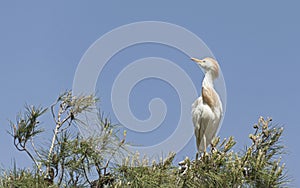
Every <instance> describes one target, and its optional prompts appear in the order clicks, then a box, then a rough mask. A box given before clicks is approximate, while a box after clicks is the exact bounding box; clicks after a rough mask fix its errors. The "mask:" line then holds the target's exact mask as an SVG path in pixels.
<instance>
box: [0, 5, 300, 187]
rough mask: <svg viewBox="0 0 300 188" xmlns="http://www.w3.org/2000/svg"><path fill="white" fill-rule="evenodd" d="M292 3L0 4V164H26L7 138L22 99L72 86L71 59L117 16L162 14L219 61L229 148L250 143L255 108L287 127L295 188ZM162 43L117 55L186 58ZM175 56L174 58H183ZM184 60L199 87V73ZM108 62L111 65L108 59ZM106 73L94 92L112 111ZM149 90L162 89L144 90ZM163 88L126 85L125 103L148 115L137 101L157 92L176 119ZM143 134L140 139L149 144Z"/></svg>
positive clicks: (38, 100)
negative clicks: (230, 138)
mask: <svg viewBox="0 0 300 188" xmlns="http://www.w3.org/2000/svg"><path fill="white" fill-rule="evenodd" d="M299 6H300V3H299V2H297V1H289V2H288V3H283V2H280V3H279V2H277V3H275V2H273V1H264V2H261V1H251V2H247V3H245V2H243V3H241V2H239V1H231V2H220V3H212V2H211V3H209V2H205V1H200V2H199V1H189V2H188V3H185V4H183V3H175V2H173V1H163V2H162V1H157V2H156V1H151V2H150V1H149V2H143V3H142V2H139V1H126V2H125V1H120V2H117V1H113V2H110V3H102V2H98V1H89V2H88V3H83V1H63V2H60V1H51V3H50V2H46V3H45V2H44V3H42V2H39V1H26V2H21V1H19V2H17V1H9V2H1V3H0V23H1V29H0V52H1V55H0V86H1V97H0V104H1V108H0V109H1V110H0V112H1V115H0V124H1V127H0V151H1V157H0V165H1V167H10V166H11V164H12V160H13V159H14V158H15V159H16V160H17V162H18V165H19V166H20V167H22V166H26V165H29V164H30V161H29V159H28V157H27V156H26V155H25V154H22V153H20V152H17V151H16V149H15V148H14V147H13V143H12V138H11V137H10V136H9V135H8V134H7V133H6V130H8V129H9V127H8V120H14V119H15V115H16V114H17V113H18V112H19V111H20V110H21V109H22V108H23V105H24V104H25V103H28V104H37V105H39V104H41V105H44V106H47V105H50V104H51V102H53V101H54V100H55V98H56V96H57V95H58V94H59V93H61V92H62V91H65V90H66V89H71V88H72V83H73V77H74V74H75V71H76V68H77V65H78V63H79V61H80V59H81V57H82V56H83V54H84V53H85V51H86V50H87V49H88V48H89V46H91V44H92V43H93V42H94V41H96V40H97V39H98V38H99V37H101V36H102V35H103V34H105V33H107V32H109V31H110V30H112V29H114V28H116V27H119V26H121V25H124V24H129V23H132V22H137V21H164V22H169V23H173V24H177V25H180V26H182V27H184V28H186V29H188V30H190V31H191V32H193V33H195V34H196V35H197V36H198V37H200V38H201V39H202V40H203V41H204V42H205V43H206V44H207V46H208V47H209V48H210V50H211V51H212V52H213V54H214V55H215V57H216V58H217V59H218V61H219V63H220V66H221V68H222V72H223V75H224V78H225V81H226V86H227V109H226V115H225V119H224V122H223V125H222V128H221V130H220V136H221V137H228V136H231V135H233V136H234V137H235V138H236V140H237V141H238V144H237V146H236V147H235V149H236V150H240V149H243V147H244V146H245V145H246V144H249V141H248V140H249V139H248V134H249V133H250V132H251V131H252V125H253V124H254V123H255V122H257V119H258V118H259V116H271V117H273V120H274V123H277V124H279V125H284V127H285V132H284V135H283V143H284V144H285V145H286V147H287V155H286V156H285V157H284V159H283V160H284V162H286V163H287V168H288V173H289V174H290V175H291V176H292V178H294V179H295V181H294V185H295V186H296V187H297V186H298V187H299V186H300V179H299V177H298V175H297V174H299V173H300V171H299V169H300V163H299V160H298V158H299V155H300V151H299V149H298V148H299V147H297V143H298V142H299V136H298V134H297V132H298V131H300V128H299V126H298V124H299V120H298V117H299V115H300V114H299V113H300V111H299V106H300V99H299V96H300V87H299V83H298V81H299V79H300V76H299V73H298V72H299V69H300V57H299V55H298V54H299V49H300V48H299V43H300V37H299V33H300V24H299V17H300V13H299V10H298V7H299ZM156 47H157V48H156ZM164 48H165V47H162V46H155V45H149V46H147V45H141V46H140V47H139V46H134V47H132V48H130V49H129V50H128V51H126V52H125V51H124V52H122V53H123V56H122V53H120V54H118V56H116V57H115V61H117V60H121V59H122V57H123V58H124V59H126V62H130V60H132V61H133V60H135V59H138V58H142V57H145V56H146V57H147V56H154V55H156V56H163V57H164V58H170V59H176V57H178V58H181V59H183V58H184V57H183V56H181V55H180V54H179V52H177V51H176V50H172V49H164ZM158 49H159V50H158ZM162 52H166V53H167V54H168V55H166V54H163V53H162ZM135 55H136V57H134V56H135ZM112 61H113V59H112ZM183 61H184V60H183ZM180 62H181V63H179V65H180V66H184V63H183V62H182V61H180ZM187 62H189V61H187ZM187 66H188V67H189V68H187V69H189V70H188V71H189V72H191V77H192V78H193V79H194V80H196V81H195V82H196V83H197V82H198V84H199V86H200V83H201V79H202V76H203V75H201V71H200V72H199V70H191V69H192V68H195V66H194V67H193V66H190V65H187ZM113 68H116V69H118V67H117V66H116V67H115V66H111V69H113ZM198 73H199V75H198ZM105 75H109V72H105V73H104V75H102V76H100V77H99V80H98V83H97V88H98V89H99V95H100V99H101V100H102V103H101V106H100V107H101V108H102V110H103V111H105V112H107V113H108V114H110V115H111V116H112V117H113V114H112V112H111V107H110V105H109V99H107V96H109V92H108V93H107V92H101V91H102V89H105V88H109V85H110V83H111V82H112V81H111V79H112V78H107V80H105V78H106V76H105ZM197 76H199V80H198V79H197ZM297 83H298V84H297ZM147 85H148V86H149V85H151V87H152V85H155V86H153V87H157V88H155V89H153V88H151V87H146V86H147ZM153 90H157V91H160V92H156V93H155V92H154V93H150V95H149V92H150V91H153ZM198 90H200V87H198ZM169 93H174V89H172V87H170V85H167V84H166V83H164V82H162V81H159V80H153V79H152V80H151V79H148V80H145V81H144V83H141V84H139V85H137V87H136V88H135V90H133V92H132V96H131V99H130V100H131V101H132V106H134V105H137V106H136V107H135V108H134V109H136V110H133V113H135V114H136V116H137V117H139V118H141V119H143V118H147V116H149V114H148V113H149V112H148V111H147V108H143V106H147V104H148V100H150V99H151V98H152V97H153V96H155V97H156V96H160V95H161V96H160V97H162V98H165V100H166V101H165V102H166V104H167V106H168V107H169V111H168V113H170V114H167V119H166V122H168V123H172V122H173V121H174V122H175V121H176V117H177V116H176V114H178V113H179V112H178V110H177V106H178V99H176V92H175V94H170V95H168V94H169ZM141 96H142V97H141ZM144 96H145V97H144ZM101 97H102V98H101ZM135 98H136V100H135ZM168 115H169V116H168ZM174 117H175V118H174ZM112 119H113V118H112ZM43 122H44V123H43V125H44V126H45V127H46V128H47V129H50V128H51V126H52V122H51V121H48V120H46V118H45V120H44V121H43ZM190 126H192V125H190ZM158 139H159V138H158ZM147 140H148V139H144V140H141V142H145V143H147V142H148V141H147ZM149 140H151V139H149ZM152 141H153V140H151V141H149V142H152ZM193 144H194V143H193V141H191V143H189V146H190V147H188V149H186V150H184V151H187V152H191V150H193Z"/></svg>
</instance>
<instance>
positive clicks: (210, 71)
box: [191, 57, 223, 152]
mask: <svg viewBox="0 0 300 188" xmlns="http://www.w3.org/2000/svg"><path fill="white" fill-rule="evenodd" d="M191 60H193V61H194V62H196V63H197V64H198V65H199V66H200V67H201V68H202V69H203V70H204V73H205V76H204V79H203V82H202V95H201V96H200V97H199V98H197V99H196V100H195V102H194V103H193V105H192V117H193V123H194V128H195V136H196V144H197V149H198V152H200V151H202V152H206V148H207V147H208V145H210V144H211V141H212V140H213V138H214V137H215V136H216V133H217V130H218V129H219V126H220V121H221V118H222V115H223V109H222V102H221V100H220V97H219V95H218V93H217V92H216V90H215V88H214V80H215V79H216V78H217V77H218V76H219V70H220V68H219V64H218V62H217V61H216V60H215V59H213V58H210V57H207V58H204V59H202V60H200V59H196V58H191Z"/></svg>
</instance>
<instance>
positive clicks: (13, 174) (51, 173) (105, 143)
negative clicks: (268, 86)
mask: <svg viewBox="0 0 300 188" xmlns="http://www.w3.org/2000/svg"><path fill="white" fill-rule="evenodd" d="M96 102H97V99H96V98H95V96H93V95H90V96H77V97H76V96H72V94H71V92H65V93H63V94H62V95H60V96H59V97H58V99H57V100H56V101H55V102H54V103H53V104H52V105H51V106H50V107H49V110H48V109H46V108H42V107H35V106H28V105H26V106H25V112H24V113H20V114H19V115H18V116H17V119H16V122H15V123H14V122H12V121H11V122H10V126H11V131H10V132H9V133H10V134H11V135H12V137H13V143H14V145H15V147H16V148H17V149H18V150H19V151H22V152H26V153H27V155H28V156H29V158H30V159H31V160H32V161H33V164H34V168H32V170H24V169H19V170H18V169H17V168H16V166H15V167H14V168H13V170H4V171H3V172H2V174H1V178H0V186H3V187H87V186H90V187H104V186H110V187H283V186H285V185H287V183H288V178H287V175H286V172H285V166H284V164H283V163H281V161H280V160H281V156H280V155H283V154H284V153H283V149H284V148H283V146H282V145H281V144H280V137H281V135H282V132H283V128H278V127H276V126H274V125H272V123H271V121H272V120H271V118H268V119H264V118H262V117H261V118H259V121H258V123H257V124H255V125H254V133H253V134H250V135H249V139H251V142H252V144H251V145H250V146H248V147H246V148H245V149H244V151H242V152H234V151H233V146H234V145H235V143H236V142H235V141H234V139H233V137H230V138H229V139H224V140H222V141H221V139H220V138H219V137H218V138H215V139H214V140H213V142H212V143H211V146H210V150H209V151H207V152H205V153H202V154H201V155H200V157H199V158H198V157H196V160H195V159H194V160H192V159H189V158H188V157H187V158H186V159H185V160H184V161H181V162H180V163H179V164H178V165H176V164H174V162H173V159H174V157H175V153H170V154H169V155H168V156H167V157H166V158H165V159H161V160H160V161H158V162H157V161H155V160H154V161H153V162H152V163H151V164H150V163H149V161H150V159H149V158H147V157H146V156H145V157H144V158H143V159H140V157H139V154H138V153H135V154H131V153H129V152H128V151H127V150H126V142H125V141H126V140H125V139H126V132H124V134H123V136H121V138H119V137H118V136H117V135H118V129H117V128H116V125H113V124H112V123H111V122H110V121H109V120H108V119H107V118H105V117H104V116H103V114H101V113H98V118H99V121H98V126H99V130H101V131H100V132H99V135H98V136H97V137H90V138H83V137H81V136H80V135H79V134H74V133H73V132H72V131H71V129H70V128H71V127H72V126H74V125H76V124H78V123H81V124H82V123H87V122H85V121H83V120H82V119H79V118H78V117H79V114H83V113H84V112H86V111H91V110H92V109H93V108H95V103H96ZM46 111H50V112H51V115H52V118H53V120H54V127H53V137H52V140H51V142H50V145H49V146H48V147H44V146H43V147H42V148H37V147H36V145H35V138H36V137H38V136H39V135H40V133H41V132H43V129H41V127H40V125H39V121H38V119H39V118H40V116H42V115H43V114H45V112H46ZM44 148H48V149H44ZM115 157H118V158H123V162H122V163H121V164H116V163H112V159H114V158H115ZM94 172H96V174H97V175H96V176H95V175H93V174H95V173H94Z"/></svg>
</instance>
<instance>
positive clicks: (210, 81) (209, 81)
mask: <svg viewBox="0 0 300 188" xmlns="http://www.w3.org/2000/svg"><path fill="white" fill-rule="evenodd" d="M214 80H215V78H214V76H213V75H212V73H211V72H207V73H206V74H205V76H204V79H203V82H202V86H206V87H211V88H213V87H214Z"/></svg>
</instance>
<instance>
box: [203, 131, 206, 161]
mask: <svg viewBox="0 0 300 188" xmlns="http://www.w3.org/2000/svg"><path fill="white" fill-rule="evenodd" d="M203 143H204V152H203V155H204V156H205V155H206V136H205V135H203Z"/></svg>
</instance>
